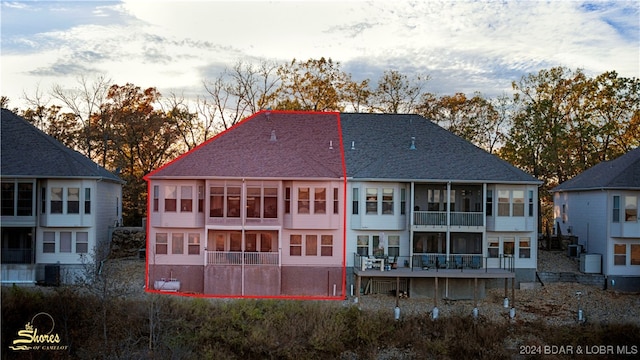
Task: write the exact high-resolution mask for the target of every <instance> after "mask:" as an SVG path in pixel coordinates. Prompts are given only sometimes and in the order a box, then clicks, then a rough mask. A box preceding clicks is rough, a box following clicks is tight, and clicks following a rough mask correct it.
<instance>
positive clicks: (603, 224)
mask: <svg viewBox="0 0 640 360" xmlns="http://www.w3.org/2000/svg"><path fill="white" fill-rule="evenodd" d="M639 201H640V148H636V149H634V150H631V151H629V152H628V153H626V154H624V155H622V156H620V157H618V158H616V159H614V160H611V161H605V162H602V163H599V164H597V165H595V166H593V167H591V168H589V169H587V170H586V171H584V172H583V173H581V174H579V175H577V176H575V177H574V178H572V179H571V180H568V181H565V182H564V183H562V184H560V185H558V186H557V187H556V188H554V189H553V204H554V217H555V221H556V224H557V225H558V226H559V227H560V229H561V232H562V233H563V234H570V235H574V236H577V237H578V244H579V245H580V248H581V249H582V251H583V252H584V253H586V254H587V258H586V259H589V255H595V259H596V261H597V263H596V264H595V267H594V269H595V270H590V269H589V268H587V269H584V265H585V264H582V266H581V267H582V269H583V270H586V272H597V273H600V271H601V272H602V274H603V275H605V277H606V279H607V282H606V284H607V287H608V288H610V289H616V290H626V291H640V222H639V221H638V203H639ZM582 260H583V261H584V260H585V257H584V256H583V257H582ZM587 267H588V264H587Z"/></svg>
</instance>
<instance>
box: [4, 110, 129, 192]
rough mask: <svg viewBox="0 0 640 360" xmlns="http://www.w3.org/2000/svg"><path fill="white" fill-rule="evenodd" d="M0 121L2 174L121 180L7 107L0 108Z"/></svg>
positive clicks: (8, 175)
mask: <svg viewBox="0 0 640 360" xmlns="http://www.w3.org/2000/svg"><path fill="white" fill-rule="evenodd" d="M0 123H1V124H2V126H1V128H0V131H1V139H2V141H1V145H0V151H1V153H0V161H1V162H2V163H1V164H0V174H1V175H2V177H17V178H20V177H29V178H99V179H103V180H111V181H116V182H123V181H122V180H121V179H120V178H119V177H117V176H116V175H114V174H113V173H111V172H109V171H107V170H105V169H104V168H102V167H100V166H99V165H98V164H96V163H94V162H93V161H91V160H90V159H89V158H87V157H86V156H84V155H82V154H80V153H79V152H77V151H74V150H72V149H69V148H67V147H66V146H64V145H62V144H61V143H60V142H59V141H57V140H56V139H54V138H52V137H51V136H49V135H47V134H45V133H44V132H42V131H40V130H39V129H37V128H36V127H34V126H33V125H31V124H30V123H28V122H27V121H26V120H24V119H23V118H21V117H19V116H17V115H16V114H14V113H13V112H11V111H9V110H7V109H2V113H1V116H0Z"/></svg>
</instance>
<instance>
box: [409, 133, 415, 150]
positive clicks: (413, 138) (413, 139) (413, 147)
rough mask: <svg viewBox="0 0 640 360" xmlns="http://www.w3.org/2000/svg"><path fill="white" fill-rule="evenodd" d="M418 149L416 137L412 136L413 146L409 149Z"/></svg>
mask: <svg viewBox="0 0 640 360" xmlns="http://www.w3.org/2000/svg"><path fill="white" fill-rule="evenodd" d="M415 149H416V137H415V136H412V137H411V146H409V150H415Z"/></svg>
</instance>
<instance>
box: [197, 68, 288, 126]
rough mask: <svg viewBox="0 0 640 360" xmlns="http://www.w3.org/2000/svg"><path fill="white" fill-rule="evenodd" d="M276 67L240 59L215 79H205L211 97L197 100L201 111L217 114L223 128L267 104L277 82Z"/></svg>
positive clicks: (213, 115) (202, 113)
mask: <svg viewBox="0 0 640 360" xmlns="http://www.w3.org/2000/svg"><path fill="white" fill-rule="evenodd" d="M277 69H278V67H277V66H276V65H275V64H273V63H269V62H266V61H263V62H261V63H260V65H258V66H256V65H253V64H251V63H246V62H242V61H239V62H237V63H236V65H234V67H233V68H231V69H225V71H224V72H223V73H222V74H220V76H219V77H218V78H216V79H215V80H213V81H204V87H205V89H206V91H207V93H208V94H209V97H210V100H209V101H204V100H201V101H200V102H199V108H200V114H201V115H204V117H205V119H210V118H213V117H215V118H219V119H220V121H221V122H222V127H223V128H224V130H226V129H229V128H231V127H232V126H233V125H235V124H237V123H238V122H240V121H241V120H242V119H244V118H246V117H247V116H249V115H251V114H253V113H255V112H257V111H258V110H260V109H263V108H265V107H267V106H268V104H269V102H270V101H272V100H273V97H274V91H275V89H276V86H277V84H278V82H279V79H278V77H277V74H276V71H277Z"/></svg>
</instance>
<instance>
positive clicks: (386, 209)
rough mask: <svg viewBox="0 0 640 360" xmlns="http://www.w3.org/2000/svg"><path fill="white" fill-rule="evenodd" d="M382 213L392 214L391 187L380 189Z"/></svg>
mask: <svg viewBox="0 0 640 360" xmlns="http://www.w3.org/2000/svg"><path fill="white" fill-rule="evenodd" d="M382 213H383V214H386V215H393V189H382Z"/></svg>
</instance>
